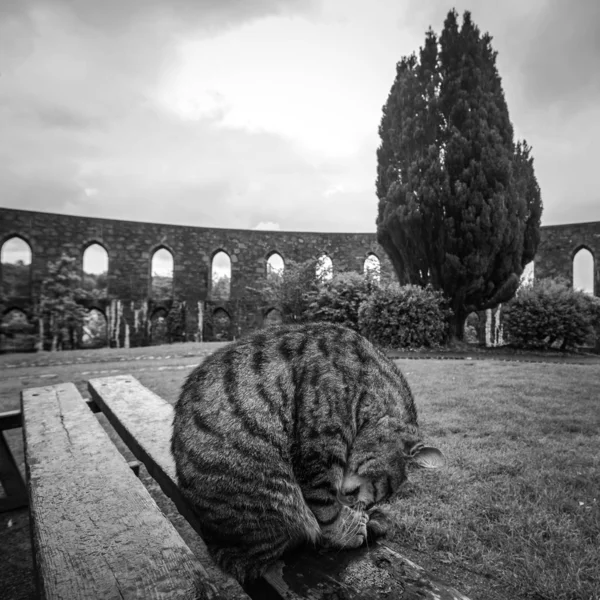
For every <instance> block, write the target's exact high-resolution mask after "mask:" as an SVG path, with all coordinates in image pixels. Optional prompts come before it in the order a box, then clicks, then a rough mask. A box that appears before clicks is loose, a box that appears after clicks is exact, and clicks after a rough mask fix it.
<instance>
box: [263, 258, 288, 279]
mask: <svg viewBox="0 0 600 600" xmlns="http://www.w3.org/2000/svg"><path fill="white" fill-rule="evenodd" d="M284 268H285V264H284V262H283V257H282V256H281V254H279V253H277V252H273V253H272V254H271V255H270V256H269V258H268V259H267V279H278V278H280V277H281V276H282V275H283V269H284Z"/></svg>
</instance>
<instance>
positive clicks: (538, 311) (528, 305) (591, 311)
mask: <svg viewBox="0 0 600 600" xmlns="http://www.w3.org/2000/svg"><path fill="white" fill-rule="evenodd" d="M599 322H600V301H599V300H598V299H597V298H594V297H593V296H590V295H588V294H586V293H584V292H581V291H577V290H574V289H573V288H572V287H570V285H569V284H568V282H566V281H565V280H563V279H540V280H537V281H536V282H535V283H534V284H533V285H531V286H524V287H522V288H521V289H519V291H518V292H517V295H516V296H515V297H514V298H513V299H512V300H511V301H510V302H508V303H507V304H506V308H505V311H504V331H505V335H506V338H507V340H508V342H509V343H510V344H511V345H513V346H515V347H517V348H540V349H547V348H550V347H551V346H552V345H556V344H559V345H560V348H561V349H562V350H565V349H567V348H572V347H574V346H577V345H581V344H583V343H584V342H585V341H586V339H589V338H590V336H593V335H594V327H595V326H596V327H597V326H598V323H599Z"/></svg>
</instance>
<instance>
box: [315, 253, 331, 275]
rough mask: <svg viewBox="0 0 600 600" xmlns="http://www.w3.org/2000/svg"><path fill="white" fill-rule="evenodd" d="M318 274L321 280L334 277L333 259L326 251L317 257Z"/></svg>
mask: <svg viewBox="0 0 600 600" xmlns="http://www.w3.org/2000/svg"><path fill="white" fill-rule="evenodd" d="M316 275H317V279H318V280H319V281H330V280H331V278H332V277H333V261H332V260H331V257H330V256H329V255H328V254H326V253H325V252H324V253H323V254H321V256H319V258H318V259H317V267H316Z"/></svg>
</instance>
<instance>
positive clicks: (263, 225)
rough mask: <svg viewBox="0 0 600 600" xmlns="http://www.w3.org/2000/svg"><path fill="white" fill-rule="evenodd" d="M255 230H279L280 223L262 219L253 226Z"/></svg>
mask: <svg viewBox="0 0 600 600" xmlns="http://www.w3.org/2000/svg"><path fill="white" fill-rule="evenodd" d="M253 229H255V230H264V231H279V229H280V227H279V223H274V222H273V221H261V222H260V223H259V224H258V225H257V226H256V227H253Z"/></svg>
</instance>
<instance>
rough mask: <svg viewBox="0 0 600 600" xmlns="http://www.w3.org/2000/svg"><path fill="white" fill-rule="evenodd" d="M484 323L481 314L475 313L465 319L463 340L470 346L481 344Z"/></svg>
mask: <svg viewBox="0 0 600 600" xmlns="http://www.w3.org/2000/svg"><path fill="white" fill-rule="evenodd" d="M481 327H482V321H481V319H480V317H479V313H477V312H475V311H473V312H472V313H469V315H468V316H467V318H466V319H465V325H464V332H463V339H464V341H465V342H467V343H468V344H479V343H480V340H481V334H482V332H481Z"/></svg>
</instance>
